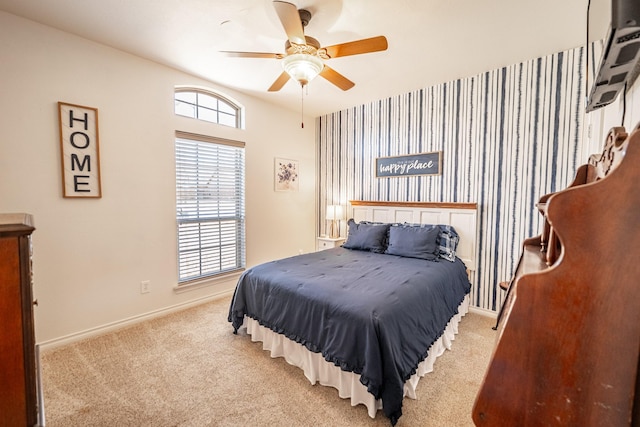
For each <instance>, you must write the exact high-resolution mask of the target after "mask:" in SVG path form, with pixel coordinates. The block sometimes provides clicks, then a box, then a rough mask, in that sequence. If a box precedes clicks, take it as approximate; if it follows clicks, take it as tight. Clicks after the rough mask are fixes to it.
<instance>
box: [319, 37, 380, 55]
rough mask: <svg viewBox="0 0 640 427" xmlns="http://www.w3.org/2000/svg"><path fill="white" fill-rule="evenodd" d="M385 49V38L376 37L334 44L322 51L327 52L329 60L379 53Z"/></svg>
mask: <svg viewBox="0 0 640 427" xmlns="http://www.w3.org/2000/svg"><path fill="white" fill-rule="evenodd" d="M387 47H388V44H387V38H386V37H385V36H377V37H371V38H368V39H362V40H356V41H353V42H347V43H340V44H336V45H333V46H329V47H325V48H324V50H325V51H326V52H327V56H328V57H329V58H338V57H341V56H349V55H359V54H361V53H369V52H379V51H381V50H387Z"/></svg>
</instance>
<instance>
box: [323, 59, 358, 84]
mask: <svg viewBox="0 0 640 427" xmlns="http://www.w3.org/2000/svg"><path fill="white" fill-rule="evenodd" d="M320 76H322V77H324V78H325V79H327V80H329V81H330V82H331V83H333V84H334V85H336V86H338V87H339V88H340V89H342V90H349V89H351V88H352V87H354V86H355V85H356V84H355V83H354V82H352V81H351V80H349V79H348V78H346V77H345V76H343V75H342V74H340V73H339V72H337V71H336V70H334V69H333V68H331V67H328V66H326V65H325V66H324V68H323V69H322V71H320Z"/></svg>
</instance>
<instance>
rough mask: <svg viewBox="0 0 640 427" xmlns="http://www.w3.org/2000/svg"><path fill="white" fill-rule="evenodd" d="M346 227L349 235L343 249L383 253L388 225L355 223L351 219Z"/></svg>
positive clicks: (385, 246)
mask: <svg viewBox="0 0 640 427" xmlns="http://www.w3.org/2000/svg"><path fill="white" fill-rule="evenodd" d="M347 226H348V227H349V234H348V235H347V241H346V242H345V243H344V244H343V245H342V247H343V248H347V249H356V250H360V251H371V252H377V253H380V254H382V253H384V251H385V249H386V248H387V245H386V241H387V233H388V232H389V227H390V224H371V223H365V222H361V223H356V222H355V221H354V220H353V218H352V219H350V220H349V221H347Z"/></svg>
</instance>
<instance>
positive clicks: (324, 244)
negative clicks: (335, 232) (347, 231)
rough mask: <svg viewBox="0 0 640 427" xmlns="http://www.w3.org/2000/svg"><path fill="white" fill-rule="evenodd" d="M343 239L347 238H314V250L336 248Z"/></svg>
mask: <svg viewBox="0 0 640 427" xmlns="http://www.w3.org/2000/svg"><path fill="white" fill-rule="evenodd" d="M345 240H347V239H345V238H344V237H335V238H334V237H326V236H321V237H318V239H317V240H316V250H317V251H323V250H325V249H331V248H337V247H338V246H340V245H341V244H343V243H344V241H345Z"/></svg>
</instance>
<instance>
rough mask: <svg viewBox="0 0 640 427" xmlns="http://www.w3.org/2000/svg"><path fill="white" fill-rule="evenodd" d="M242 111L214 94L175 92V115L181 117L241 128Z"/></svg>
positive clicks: (194, 91) (183, 90) (189, 90)
mask: <svg viewBox="0 0 640 427" xmlns="http://www.w3.org/2000/svg"><path fill="white" fill-rule="evenodd" d="M240 111H241V109H240V107H238V106H237V105H235V104H234V103H233V102H231V101H229V100H227V99H225V98H223V97H222V96H219V95H216V94H214V93H210V92H205V91H203V90H192V89H182V90H180V89H178V90H176V92H175V113H176V114H178V115H180V116H185V117H191V118H194V119H198V120H204V121H206V122H211V123H218V124H221V125H225V126H231V127H234V128H239V127H240Z"/></svg>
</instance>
